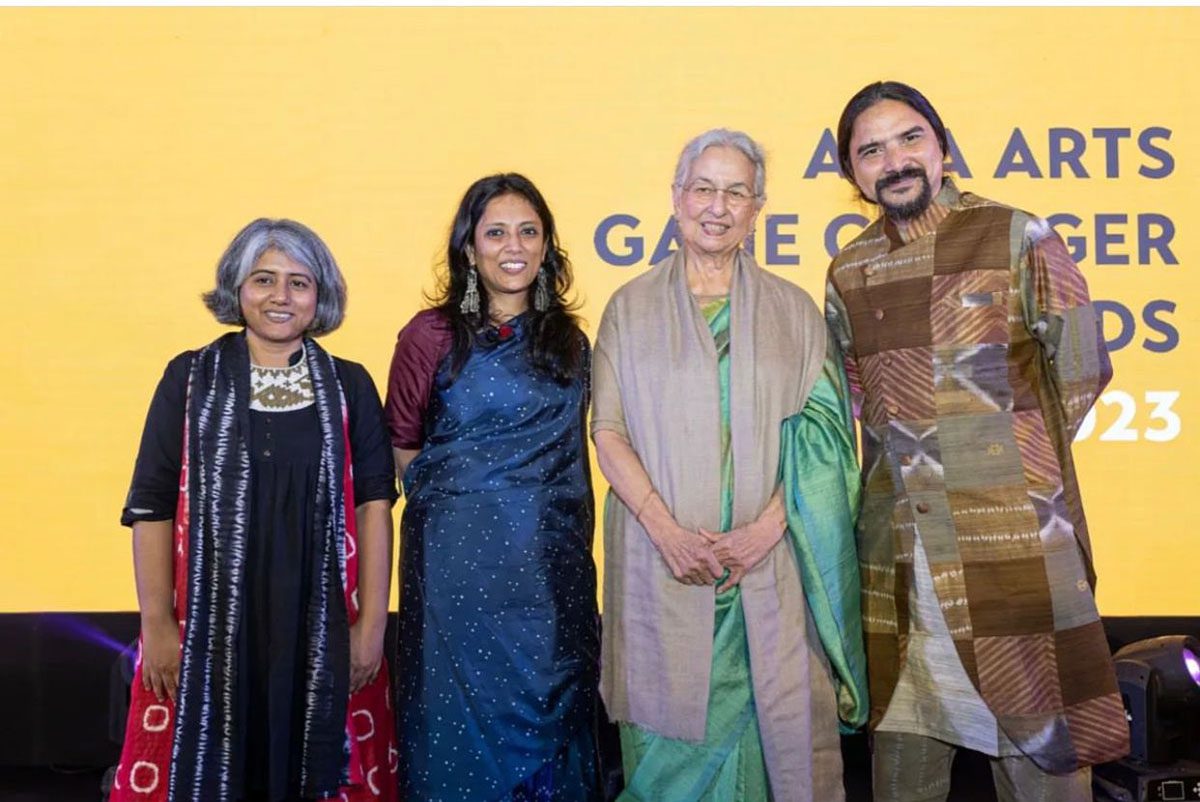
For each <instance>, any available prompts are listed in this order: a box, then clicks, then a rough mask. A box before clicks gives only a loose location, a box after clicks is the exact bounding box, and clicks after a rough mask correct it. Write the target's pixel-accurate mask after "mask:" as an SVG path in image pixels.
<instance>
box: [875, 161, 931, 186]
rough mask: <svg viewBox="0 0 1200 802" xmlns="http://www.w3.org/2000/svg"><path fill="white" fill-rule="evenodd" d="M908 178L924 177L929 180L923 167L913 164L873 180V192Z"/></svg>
mask: <svg viewBox="0 0 1200 802" xmlns="http://www.w3.org/2000/svg"><path fill="white" fill-rule="evenodd" d="M909 178H924V179H925V180H926V181H928V180H929V177H928V176H926V175H925V171H924V170H923V169H921V168H920V167H917V166H916V165H913V166H912V167H905V168H904V169H903V170H897V171H896V172H894V173H888V174H887V175H885V176H882V177H880V179H879V180H878V181H876V182H875V192H876V193H878V192H880V191H881V190H884V189H887V188H888V187H890V186H892V185H893V184H899V183H900V182H901V181H904V180H906V179H909Z"/></svg>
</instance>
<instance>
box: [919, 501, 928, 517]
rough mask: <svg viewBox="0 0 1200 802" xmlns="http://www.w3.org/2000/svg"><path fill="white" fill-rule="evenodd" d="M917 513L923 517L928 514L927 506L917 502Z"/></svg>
mask: <svg viewBox="0 0 1200 802" xmlns="http://www.w3.org/2000/svg"><path fill="white" fill-rule="evenodd" d="M917 512H919V513H921V514H922V515H924V514H925V513H927V512H929V505H928V504H926V503H925V502H924V501H918V502H917Z"/></svg>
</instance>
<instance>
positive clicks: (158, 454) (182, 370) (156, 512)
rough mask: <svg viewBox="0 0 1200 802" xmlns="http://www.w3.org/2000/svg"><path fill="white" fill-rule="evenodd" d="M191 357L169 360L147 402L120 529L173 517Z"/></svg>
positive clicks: (180, 463) (186, 355)
mask: <svg viewBox="0 0 1200 802" xmlns="http://www.w3.org/2000/svg"><path fill="white" fill-rule="evenodd" d="M193 356H194V352H192V351H188V352H186V353H183V354H180V355H179V356H177V357H175V358H174V359H172V360H171V362H170V363H169V364H168V365H167V368H166V370H164V371H163V375H162V379H160V380H159V382H158V387H157V389H155V391H154V397H153V398H152V399H151V400H150V409H149V411H148V412H147V413H146V423H145V425H144V426H143V427H142V442H141V445H140V446H139V447H138V454H137V461H136V462H135V463H134V466H133V480H132V481H131V482H130V485H129V494H128V495H127V496H126V497H125V508H124V510H122V512H121V525H122V526H133V524H134V523H135V522H136V521H169V520H171V519H173V518H174V517H175V507H176V505H177V503H178V501H179V473H180V470H181V469H182V466H183V417H184V406H185V404H186V402H187V382H188V373H189V372H190V370H191V365H192V357H193Z"/></svg>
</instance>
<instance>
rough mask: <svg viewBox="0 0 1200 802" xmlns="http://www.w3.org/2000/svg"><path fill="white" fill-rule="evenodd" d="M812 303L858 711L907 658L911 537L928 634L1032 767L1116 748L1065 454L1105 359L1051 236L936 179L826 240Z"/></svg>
mask: <svg viewBox="0 0 1200 802" xmlns="http://www.w3.org/2000/svg"><path fill="white" fill-rule="evenodd" d="M826 316H827V319H828V322H829V324H830V327H831V329H832V331H833V332H834V335H835V336H836V337H837V338H838V339H839V341H840V344H841V346H842V350H843V352H844V353H845V354H846V361H847V372H848V373H849V375H850V379H851V384H852V387H853V389H854V392H855V394H856V409H857V411H858V415H859V417H860V419H861V422H862V430H863V475H864V478H863V483H864V495H863V507H862V511H861V513H860V516H859V523H858V539H859V560H860V568H861V572H862V581H863V624H864V631H865V636H866V644H867V658H868V674H869V682H870V693H871V725H872V727H876V726H878V725H879V723H880V721H881V719H882V718H883V716H884V713H885V712H886V711H887V708H888V706H889V703H890V702H891V700H892V697H893V693H894V691H895V689H896V684H897V680H898V678H899V676H900V673H901V668H902V667H903V666H904V665H905V661H906V656H907V655H906V652H907V648H908V646H909V628H910V611H909V599H910V591H911V589H912V588H913V587H914V585H915V582H916V579H915V572H914V540H915V539H916V538H917V536H918V534H919V538H920V542H921V545H922V546H923V549H924V556H925V557H926V558H927V563H928V571H929V577H930V578H931V580H932V586H933V588H934V590H935V592H936V598H937V606H938V607H940V609H941V613H942V615H943V617H944V622H945V625H946V630H945V631H948V633H949V636H950V638H951V639H952V641H953V645H954V650H955V652H956V653H957V657H958V659H959V660H960V661H961V664H962V668H963V669H964V670H965V672H966V675H967V677H968V678H969V680H970V683H971V685H972V686H973V687H974V689H975V690H976V691H978V693H979V695H980V696H981V697H982V699H983V701H984V702H985V703H986V705H987V708H988V709H989V710H990V711H991V713H992V714H993V715H994V716H995V718H996V722H997V723H998V725H999V727H1000V729H1001V730H1002V731H1003V733H1004V735H1006V736H1007V738H1008V739H1010V740H1011V741H1012V743H1013V744H1015V746H1016V747H1017V748H1018V749H1019V750H1020V751H1021V752H1023V753H1025V754H1027V755H1028V756H1030V757H1031V758H1033V759H1034V760H1035V761H1036V762H1037V764H1038V765H1039V766H1041V767H1042V768H1043V769H1045V770H1048V771H1054V772H1064V771H1070V770H1074V769H1076V768H1078V767H1080V766H1085V765H1090V764H1093V763H1097V762H1102V761H1105V760H1111V759H1114V758H1116V757H1119V756H1121V755H1123V754H1124V753H1125V752H1126V751H1127V749H1128V729H1127V725H1126V721H1125V717H1124V710H1123V708H1122V705H1121V699H1120V696H1119V694H1118V692H1117V685H1116V679H1115V675H1114V673H1113V668H1112V662H1111V658H1110V656H1109V650H1108V646H1107V642H1106V639H1105V636H1104V631H1103V629H1102V627H1101V624H1100V619H1099V615H1098V613H1097V611H1096V604H1095V598H1094V595H1093V587H1094V582H1095V574H1094V572H1093V570H1092V563H1091V547H1090V544H1089V541H1088V534H1087V525H1086V522H1085V520H1084V515H1083V507H1082V503H1081V500H1080V495H1079V488H1078V484H1077V482H1076V478H1075V469H1074V464H1073V462H1072V458H1071V451H1070V445H1071V440H1072V438H1073V436H1074V433H1075V431H1076V430H1077V429H1078V427H1079V425H1080V423H1081V422H1082V421H1083V417H1084V415H1085V414H1086V413H1087V411H1088V409H1089V408H1090V407H1091V406H1092V404H1093V403H1094V402H1095V400H1096V398H1097V396H1098V395H1099V393H1100V391H1101V390H1102V389H1103V387H1104V386H1105V384H1106V383H1107V382H1108V380H1109V378H1110V377H1111V367H1110V364H1109V360H1108V354H1107V352H1106V350H1105V347H1104V340H1103V335H1102V332H1101V329H1100V325H1099V318H1098V315H1097V314H1096V312H1095V310H1094V309H1093V307H1092V305H1091V303H1090V301H1089V299H1088V295H1087V286H1086V284H1085V282H1084V280H1083V276H1082V274H1081V273H1080V272H1079V270H1078V268H1077V267H1076V266H1075V264H1074V263H1073V262H1072V261H1071V259H1070V256H1069V255H1068V253H1067V251H1066V247H1065V246H1064V245H1063V242H1062V240H1061V239H1060V238H1059V237H1058V235H1057V234H1055V233H1054V231H1053V230H1052V229H1051V227H1050V225H1049V224H1048V223H1047V222H1046V221H1045V220H1042V219H1039V218H1036V217H1033V216H1031V215H1029V214H1026V213H1024V212H1021V211H1018V210H1015V209H1012V208H1009V207H1006V206H1002V205H1000V204H997V203H994V202H992V201H988V200H985V199H983V198H980V197H978V196H975V195H971V194H969V193H962V194H960V193H959V192H958V190H957V189H956V188H955V187H954V185H953V184H952V183H951V182H949V181H947V182H946V183H945V185H944V186H943V188H942V190H941V191H940V192H939V194H938V196H937V198H936V199H935V202H934V203H933V204H932V205H931V207H930V209H929V210H928V211H927V212H926V214H925V215H924V216H923V217H922V218H921V219H918V220H915V221H913V222H912V223H910V224H909V225H908V226H907V227H906V230H905V231H904V232H901V231H899V230H898V229H897V228H896V226H895V225H894V224H892V223H891V222H890V221H888V220H886V218H881V219H880V220H877V221H876V222H875V223H874V224H872V225H871V226H870V227H868V228H867V229H866V230H865V231H864V232H863V233H862V234H861V235H859V237H857V238H856V239H855V240H854V241H853V242H851V243H850V244H849V245H847V246H846V247H845V248H844V249H843V250H842V252H841V253H840V254H839V255H838V256H837V257H836V258H835V259H834V261H833V263H832V264H831V265H830V268H829V276H828V286H827V300H826ZM921 690H922V691H923V692H926V693H930V694H936V693H938V688H937V687H936V685H933V686H931V687H928V688H923V689H921ZM1001 740H1003V739H1001Z"/></svg>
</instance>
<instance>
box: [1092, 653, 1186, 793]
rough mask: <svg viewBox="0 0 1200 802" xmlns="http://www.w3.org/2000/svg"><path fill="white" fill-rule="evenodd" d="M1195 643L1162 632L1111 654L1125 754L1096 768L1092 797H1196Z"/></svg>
mask: <svg viewBox="0 0 1200 802" xmlns="http://www.w3.org/2000/svg"><path fill="white" fill-rule="evenodd" d="M1198 655H1200V642H1197V640H1196V639H1195V638H1193V637H1191V636H1188V635H1166V636H1164V637H1160V638H1150V639H1148V640H1141V641H1138V642H1136V643H1131V644H1129V645H1128V646H1126V647H1124V648H1123V649H1121V650H1120V651H1118V652H1117V653H1116V654H1115V655H1114V656H1113V662H1114V663H1115V665H1116V670H1117V685H1118V686H1119V688H1120V691H1121V700H1122V701H1123V702H1124V704H1125V717H1126V718H1127V719H1128V720H1129V747H1130V748H1129V757H1128V758H1126V759H1124V760H1119V761H1117V762H1115V763H1105V764H1103V765H1100V766H1096V767H1095V770H1094V772H1093V780H1094V781H1095V783H1096V788H1097V791H1103V792H1105V793H1104V794H1097V797H1096V798H1097V799H1106V798H1107V799H1113V800H1122V801H1123V802H1124V801H1126V800H1128V802H1159V801H1161V802H1166V801H1167V800H1200V763H1197V762H1195V761H1196V760H1197V759H1200V656H1198Z"/></svg>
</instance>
